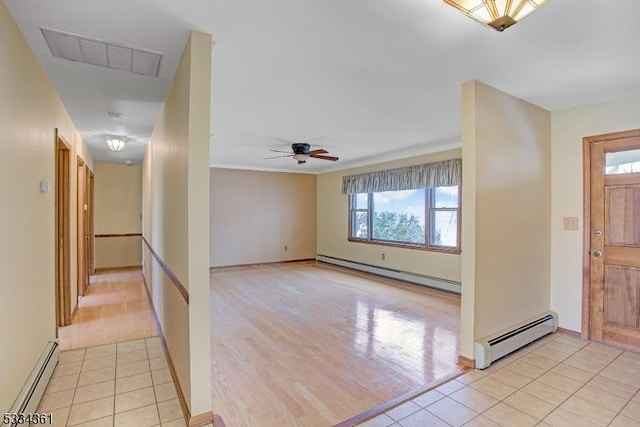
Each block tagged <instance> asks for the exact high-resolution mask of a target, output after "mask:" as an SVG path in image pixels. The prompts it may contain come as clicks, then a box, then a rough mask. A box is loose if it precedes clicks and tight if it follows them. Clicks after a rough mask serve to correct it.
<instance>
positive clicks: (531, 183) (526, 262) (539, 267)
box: [461, 81, 551, 357]
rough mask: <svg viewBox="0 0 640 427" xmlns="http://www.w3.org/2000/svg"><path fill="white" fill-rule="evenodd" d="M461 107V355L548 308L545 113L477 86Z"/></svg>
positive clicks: (548, 191)
mask: <svg viewBox="0 0 640 427" xmlns="http://www.w3.org/2000/svg"><path fill="white" fill-rule="evenodd" d="M463 108H464V109H463V143H462V156H463V165H464V168H466V170H465V172H464V176H463V202H462V203H463V210H462V222H463V224H464V230H463V246H462V265H463V267H462V272H463V273H462V274H463V277H462V298H463V303H462V307H463V311H464V313H463V315H462V329H463V336H462V339H463V340H464V341H463V342H461V353H462V354H463V355H464V356H467V357H471V356H472V343H473V339H479V338H482V337H484V336H486V335H490V334H493V333H495V332H498V331H500V330H502V329H505V328H508V327H510V326H512V325H514V324H516V323H519V322H521V321H523V320H526V319H527V318H529V317H532V316H535V315H537V314H540V313H542V312H544V311H546V310H549V275H550V247H551V236H550V231H549V230H550V213H551V158H550V155H551V149H550V139H551V114H550V113H549V112H548V111H546V110H543V109H541V108H539V107H536V106H534V105H532V104H529V103H527V102H524V101H522V100H520V99H517V98H514V97H512V96H510V95H507V94H505V93H503V92H500V91H498V90H497V89H494V88H492V87H490V86H487V85H485V84H482V83H480V82H477V81H474V82H469V83H466V84H465V85H464V87H463ZM471 306H472V307H473V309H472V310H471V311H470V310H469V307H471ZM471 331H473V332H471ZM472 337H473V338H472Z"/></svg>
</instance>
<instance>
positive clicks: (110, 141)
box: [106, 136, 127, 152]
mask: <svg viewBox="0 0 640 427" xmlns="http://www.w3.org/2000/svg"><path fill="white" fill-rule="evenodd" d="M106 141H107V147H109V149H110V150H111V151H114V152H118V151H120V150H122V149H123V148H124V146H125V145H126V144H127V141H126V140H125V139H124V138H120V137H118V136H110V137H107V138H106Z"/></svg>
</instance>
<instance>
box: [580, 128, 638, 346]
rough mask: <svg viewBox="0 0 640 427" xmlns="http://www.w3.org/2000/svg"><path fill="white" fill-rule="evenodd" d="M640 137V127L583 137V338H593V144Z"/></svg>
mask: <svg viewBox="0 0 640 427" xmlns="http://www.w3.org/2000/svg"><path fill="white" fill-rule="evenodd" d="M636 137H640V129H634V130H628V131H623V132H613V133H606V134H602V135H594V136H587V137H584V138H582V156H583V166H582V171H583V200H584V204H583V217H584V219H583V222H582V224H583V227H582V228H583V234H582V236H583V237H582V238H583V240H582V334H581V335H582V339H585V340H588V339H590V338H591V253H590V252H591V251H590V249H591V145H592V144H594V143H597V142H606V141H613V140H617V139H625V138H636Z"/></svg>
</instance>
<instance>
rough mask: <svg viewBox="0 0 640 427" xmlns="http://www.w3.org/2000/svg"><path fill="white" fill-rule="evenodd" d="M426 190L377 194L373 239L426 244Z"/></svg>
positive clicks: (375, 197) (375, 198)
mask: <svg viewBox="0 0 640 427" xmlns="http://www.w3.org/2000/svg"><path fill="white" fill-rule="evenodd" d="M424 196H425V191H424V189H417V190H403V191H383V192H380V193H374V194H373V236H372V237H373V239H376V240H392V241H396V242H406V243H422V244H424V243H425V230H424V218H425V200H424Z"/></svg>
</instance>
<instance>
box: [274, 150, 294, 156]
mask: <svg viewBox="0 0 640 427" xmlns="http://www.w3.org/2000/svg"><path fill="white" fill-rule="evenodd" d="M271 151H273V152H274V153H286V154H290V153H291V151H281V150H273V149H272V150H271ZM291 155H293V154H291Z"/></svg>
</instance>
